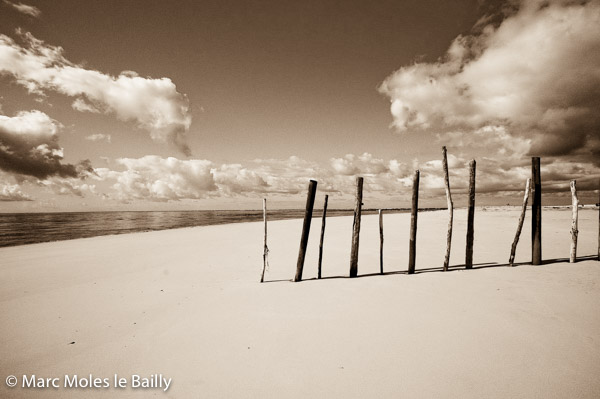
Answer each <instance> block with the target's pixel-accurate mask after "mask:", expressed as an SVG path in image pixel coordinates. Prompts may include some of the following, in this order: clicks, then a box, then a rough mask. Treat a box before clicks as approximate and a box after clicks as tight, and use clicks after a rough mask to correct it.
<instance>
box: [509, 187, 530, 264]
mask: <svg viewBox="0 0 600 399" xmlns="http://www.w3.org/2000/svg"><path fill="white" fill-rule="evenodd" d="M530 192H531V179H527V183H526V184H525V195H524V196H523V207H522V208H521V216H519V225H518V226H517V234H515V239H514V240H513V243H512V247H511V248H510V258H508V264H509V265H510V266H514V264H515V253H516V252H517V244H518V243H519V237H520V236H521V230H522V229H523V221H525V212H526V211H527V202H528V201H529V193H530Z"/></svg>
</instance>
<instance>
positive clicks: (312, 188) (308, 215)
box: [294, 180, 317, 281]
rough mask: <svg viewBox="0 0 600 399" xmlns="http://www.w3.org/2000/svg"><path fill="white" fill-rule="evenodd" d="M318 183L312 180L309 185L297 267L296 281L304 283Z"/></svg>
mask: <svg viewBox="0 0 600 399" xmlns="http://www.w3.org/2000/svg"><path fill="white" fill-rule="evenodd" d="M316 192H317V182H316V181H315V180H311V181H310V183H309V184H308V195H307V196H306V211H305V212H304V224H303V225H302V238H301V239H300V250H299V251H298V264H297V265H296V276H295V277H294V281H302V270H303V269H304V257H305V256H306V246H307V245H308V234H309V232H310V221H311V219H312V212H313V207H314V205H315V194H316Z"/></svg>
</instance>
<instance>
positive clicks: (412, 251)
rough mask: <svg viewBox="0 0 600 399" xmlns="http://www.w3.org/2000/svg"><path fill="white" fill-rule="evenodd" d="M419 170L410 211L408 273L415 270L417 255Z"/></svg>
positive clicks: (416, 174) (416, 175) (414, 180)
mask: <svg viewBox="0 0 600 399" xmlns="http://www.w3.org/2000/svg"><path fill="white" fill-rule="evenodd" d="M419 173H420V172H419V171H418V170H417V171H415V176H414V177H413V192H412V207H411V211H410V243H409V248H408V274H413V273H414V272H415V260H416V257H417V215H418V213H419Z"/></svg>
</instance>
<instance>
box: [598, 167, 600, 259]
mask: <svg viewBox="0 0 600 399" xmlns="http://www.w3.org/2000/svg"><path fill="white" fill-rule="evenodd" d="M598 183H599V184H598V261H600V179H598Z"/></svg>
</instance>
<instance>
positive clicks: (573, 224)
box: [569, 180, 579, 263]
mask: <svg viewBox="0 0 600 399" xmlns="http://www.w3.org/2000/svg"><path fill="white" fill-rule="evenodd" d="M576 184H577V181H576V180H571V203H572V206H573V220H572V221H571V251H570V254H569V262H570V263H575V262H576V261H577V235H578V234H579V230H578V229H577V221H578V217H579V199H578V198H577V187H576Z"/></svg>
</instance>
